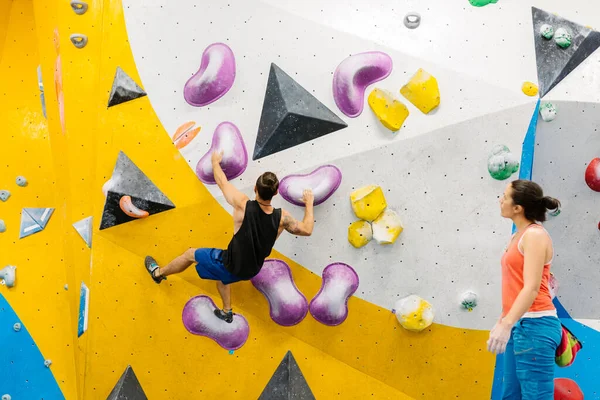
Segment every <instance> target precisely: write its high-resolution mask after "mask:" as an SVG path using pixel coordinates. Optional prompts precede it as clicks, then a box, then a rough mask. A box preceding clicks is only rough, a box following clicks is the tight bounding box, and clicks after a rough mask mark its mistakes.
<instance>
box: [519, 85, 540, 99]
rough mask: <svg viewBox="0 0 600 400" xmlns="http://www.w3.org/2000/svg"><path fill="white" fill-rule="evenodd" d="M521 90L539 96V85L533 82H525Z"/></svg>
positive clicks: (528, 94)
mask: <svg viewBox="0 0 600 400" xmlns="http://www.w3.org/2000/svg"><path fill="white" fill-rule="evenodd" d="M521 90H522V91H523V93H525V94H526V95H527V96H532V97H533V96H537V94H538V87H537V85H536V84H535V83H533V82H523V86H522V87H521Z"/></svg>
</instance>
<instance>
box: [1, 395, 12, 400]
mask: <svg viewBox="0 0 600 400" xmlns="http://www.w3.org/2000/svg"><path fill="white" fill-rule="evenodd" d="M11 399H12V397H10V394H3V395H2V400H11Z"/></svg>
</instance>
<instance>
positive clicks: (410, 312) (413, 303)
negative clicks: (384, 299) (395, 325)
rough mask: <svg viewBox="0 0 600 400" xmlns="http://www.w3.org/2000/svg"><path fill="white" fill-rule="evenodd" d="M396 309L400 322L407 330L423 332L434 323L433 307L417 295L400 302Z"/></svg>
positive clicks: (397, 303)
mask: <svg viewBox="0 0 600 400" xmlns="http://www.w3.org/2000/svg"><path fill="white" fill-rule="evenodd" d="M394 309H395V311H396V318H398V322H400V325H402V327H403V328H404V329H406V330H409V331H413V332H421V331H422V330H423V329H426V328H427V327H429V326H430V325H431V324H432V323H433V317H434V314H433V307H432V306H431V304H429V302H427V301H425V300H424V299H422V298H421V297H419V296H417V295H414V294H412V295H410V296H407V297H405V298H403V299H400V300H398V301H397V302H396V304H395V306H394Z"/></svg>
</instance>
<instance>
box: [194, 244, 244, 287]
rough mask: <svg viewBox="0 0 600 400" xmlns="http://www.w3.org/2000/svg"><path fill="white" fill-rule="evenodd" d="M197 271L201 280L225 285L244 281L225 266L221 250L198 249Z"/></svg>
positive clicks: (196, 256) (195, 256)
mask: <svg viewBox="0 0 600 400" xmlns="http://www.w3.org/2000/svg"><path fill="white" fill-rule="evenodd" d="M194 258H195V259H196V262H197V263H198V264H196V271H197V272H198V275H200V278H202V279H210V280H213V281H221V282H223V284H225V285H228V284H230V283H234V282H239V281H241V280H242V279H240V278H238V277H237V276H235V275H233V274H232V273H231V272H229V271H227V268H225V265H223V250H221V249H206V248H203V249H196V252H195V253H194Z"/></svg>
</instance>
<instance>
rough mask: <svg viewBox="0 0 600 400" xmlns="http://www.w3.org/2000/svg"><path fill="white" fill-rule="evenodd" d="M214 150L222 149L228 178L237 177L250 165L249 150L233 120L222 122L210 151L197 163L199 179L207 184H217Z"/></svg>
mask: <svg viewBox="0 0 600 400" xmlns="http://www.w3.org/2000/svg"><path fill="white" fill-rule="evenodd" d="M213 151H222V152H223V159H222V160H221V168H222V169H223V172H224V173H225V176H226V177H227V179H228V180H231V179H234V178H237V177H238V176H240V175H241V174H243V173H244V171H245V170H246V167H247V166H248V152H247V151H246V145H245V144H244V139H243V138H242V134H241V133H240V130H239V129H238V128H237V126H235V125H234V124H232V123H231V122H222V123H220V124H219V125H218V126H217V128H216V129H215V133H214V134H213V138H212V144H211V146H210V149H209V150H208V152H207V153H206V154H205V155H204V156H202V158H201V159H200V161H198V164H196V175H197V176H198V179H200V180H201V181H202V182H204V183H206V184H212V185H214V184H216V182H215V177H214V173H213V168H212V162H211V155H212V152H213Z"/></svg>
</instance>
